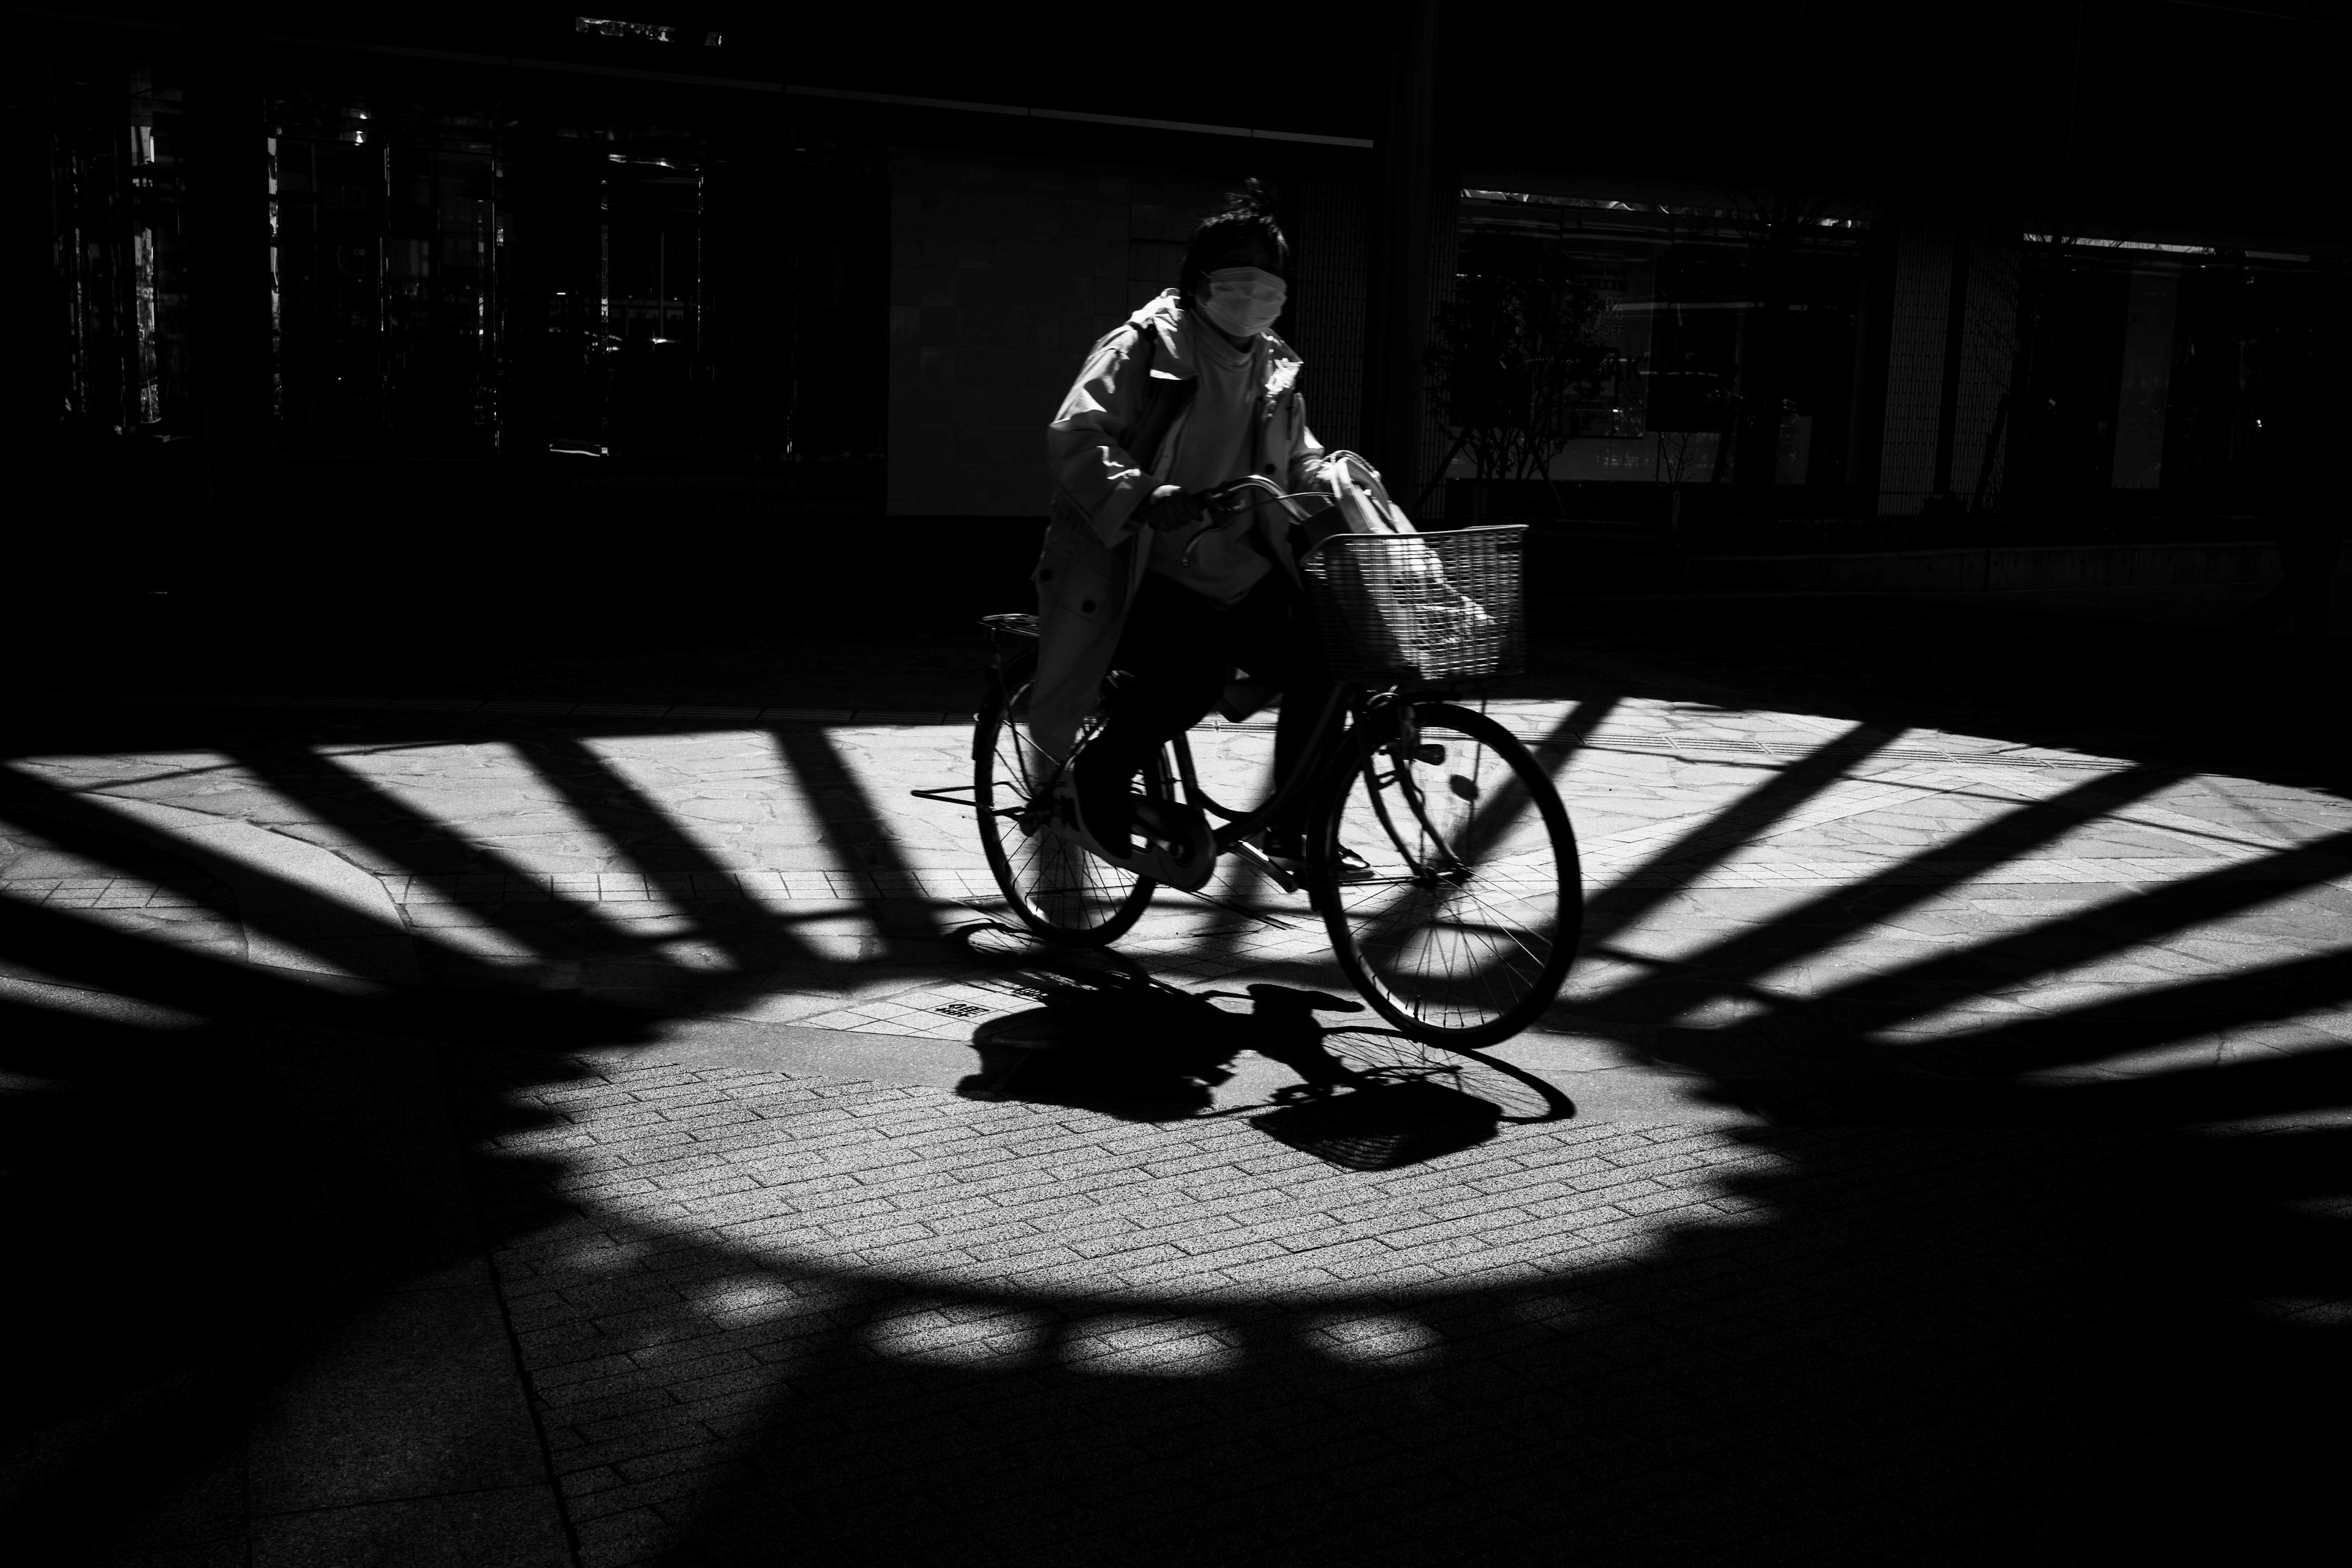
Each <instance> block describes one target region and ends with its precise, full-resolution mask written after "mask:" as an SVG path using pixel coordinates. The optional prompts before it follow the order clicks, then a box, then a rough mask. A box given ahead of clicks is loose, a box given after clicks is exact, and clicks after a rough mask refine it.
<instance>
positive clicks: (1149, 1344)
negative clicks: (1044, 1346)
mask: <svg viewBox="0 0 2352 1568" xmlns="http://www.w3.org/2000/svg"><path fill="white" fill-rule="evenodd" d="M1060 1360H1061V1364H1062V1365H1063V1366H1065V1367H1066V1368H1068V1369H1069V1370H1070V1371H1072V1372H1083V1373H1099V1374H1104V1375H1124V1376H1129V1377H1212V1376H1214V1375H1216V1374H1217V1373H1223V1372H1231V1371H1234V1369H1236V1368H1238V1367H1239V1366H1240V1365H1241V1363H1242V1347H1241V1342H1240V1340H1239V1338H1238V1336H1236V1335H1234V1333H1233V1331H1231V1330H1227V1329H1223V1328H1221V1327H1220V1326H1219V1325H1218V1324H1217V1323H1216V1322H1214V1321H1212V1320H1210V1319H1206V1318H1191V1317H1158V1316H1149V1315H1143V1314H1138V1315H1135V1316H1132V1317H1127V1316H1114V1317H1108V1318H1098V1319H1093V1320H1090V1321H1087V1322H1084V1323H1081V1324H1079V1325H1077V1326H1076V1327H1075V1328H1074V1329H1072V1330H1071V1331H1069V1332H1067V1333H1066V1334H1065V1335H1064V1337H1063V1340H1062V1344H1061V1357H1060Z"/></svg>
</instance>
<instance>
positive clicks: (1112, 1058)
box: [957, 928, 1576, 1171]
mask: <svg viewBox="0 0 2352 1568" xmlns="http://www.w3.org/2000/svg"><path fill="white" fill-rule="evenodd" d="M998 932H999V934H1000V935H1001V937H1002V938H1003V939H1009V940H1007V941H1006V942H1005V946H1004V949H1003V951H1004V952H1005V955H1006V957H1007V958H1008V960H1009V961H1010V962H1009V963H1008V964H1007V967H1006V969H1005V971H1004V972H1003V973H1002V974H1001V975H1000V980H1001V982H1002V983H1003V984H1006V985H1007V986H1008V988H1010V989H1013V990H1014V991H1016V992H1018V993H1020V994H1026V995H1027V996H1029V997H1031V998H1032V999H1034V1000H1035V1001H1036V1002H1037V1003H1038V1004H1039V1005H1037V1006H1035V1007H1033V1008H1029V1009H1026V1010H1024V1011H1022V1012H1018V1013H1013V1014H1010V1015H1007V1016H1001V1017H996V1018H992V1019H990V1020H988V1021H987V1022H985V1023H983V1024H982V1025H981V1026H979V1027H978V1028H977V1029H975V1030H974V1031H973V1033H972V1042H971V1043H972V1048H973V1050H974V1051H975V1052H976V1053H977V1054H978V1056H979V1058H980V1062H979V1070H978V1071H976V1072H974V1073H972V1074H971V1075H970V1076H968V1077H967V1078H965V1079H963V1081H962V1082H961V1084H959V1085H958V1086H957V1092H958V1093H960V1094H961V1095H963V1096H964V1097H965V1098H967V1099H971V1100H1023V1101H1026V1102H1029V1103H1032V1104H1043V1105H1060V1106H1068V1107H1072V1108H1076V1109H1081V1110H1095V1111H1099V1112H1101V1113H1104V1114H1107V1115H1112V1116H1117V1117H1120V1118H1122V1119H1124V1120H1129V1121H1178V1120H1184V1119H1189V1118H1193V1117H1202V1116H1218V1117H1240V1118H1243V1119H1244V1120H1246V1121H1248V1122H1249V1123H1250V1124H1251V1125H1252V1126H1253V1127H1255V1128H1256V1129H1257V1130H1258V1131H1262V1132H1264V1133H1265V1134H1266V1135H1267V1136H1268V1137H1270V1138H1273V1139H1275V1140H1276V1141H1277V1142H1283V1143H1286V1144H1288V1145H1289V1146H1291V1147H1292V1148H1295V1149H1298V1150H1301V1151H1304V1152H1308V1153H1311V1154H1314V1155H1315V1156H1316V1157H1317V1158H1318V1159H1321V1160H1323V1161H1325V1162H1327V1163H1330V1164H1334V1165H1338V1166H1341V1167H1343V1168H1346V1169H1349V1170H1359V1171H1374V1170H1392V1169H1395V1168H1397V1167H1399V1166H1402V1165H1410V1164H1417V1163H1423V1162H1424V1161H1429V1160H1434V1159H1438V1158H1441V1157H1443V1156H1444V1155H1446V1154H1450V1153H1454V1152H1458V1151H1460V1150H1463V1149H1467V1148H1470V1147H1473V1146H1475V1145H1476V1144H1479V1143H1483V1142H1487V1141H1488V1140H1489V1139H1492V1138H1493V1137H1494V1136H1495V1135H1496V1132H1497V1131H1500V1129H1501V1128H1503V1127H1504V1126H1506V1125H1507V1124H1510V1123H1515V1122H1522V1123H1523V1122H1538V1121H1561V1120H1564V1119H1566V1118H1569V1117H1571V1116H1573V1115H1574V1114H1575V1113H1576V1108H1575V1106H1574V1104H1573V1103H1572V1102H1571V1101H1570V1100H1569V1099H1568V1097H1567V1096H1566V1095H1564V1094H1562V1093H1561V1092H1560V1091H1559V1089H1557V1088H1555V1087H1554V1086H1553V1085H1551V1084H1549V1083H1547V1082H1546V1081H1544V1080H1543V1079H1540V1078H1538V1077H1536V1076H1535V1075H1534V1074H1532V1073H1529V1072H1528V1071H1526V1070H1525V1069H1523V1068H1517V1067H1514V1066H1512V1065H1510V1064H1509V1063H1507V1062H1502V1061H1497V1060H1496V1059H1494V1058H1490V1057H1486V1056H1482V1055H1480V1054H1478V1053H1476V1052H1472V1051H1457V1050H1448V1049H1444V1048H1441V1047H1434V1046H1431V1045H1429V1044H1427V1043H1425V1042H1423V1041H1420V1040H1416V1039H1413V1038H1412V1037H1409V1036H1406V1035H1403V1034H1401V1033H1399V1032H1397V1031H1395V1030H1391V1029H1374V1028H1364V1027H1360V1026H1350V1025H1333V1026H1327V1025H1324V1024H1321V1023H1318V1022H1317V1021H1316V1016H1317V1015H1318V1014H1346V1013H1358V1012H1361V1011H1363V1005H1362V1004H1361V1003H1360V1002H1356V1001H1353V1000H1350V999H1348V998H1344V997H1339V996H1333V995H1330V994H1328V993H1325V992H1320V991H1309V990H1304V989H1301V988H1299V987H1297V986H1289V985H1274V984H1253V985H1250V986H1248V987H1247V988H1246V990H1245V991H1244V992H1240V993H1234V992H1218V991H1187V990H1183V989H1181V988H1179V987H1177V986H1174V985H1171V984H1168V983H1167V982H1165V981H1162V980H1160V979H1158V978H1156V977H1154V976H1153V975H1152V974H1151V973H1150V971H1149V970H1148V969H1146V968H1145V967H1144V966H1143V965H1142V964H1141V963H1138V962H1137V961H1136V960H1134V959H1133V958H1130V957H1128V956H1126V955H1124V954H1119V953H1115V952H1094V951H1086V950H1069V949H1038V948H1028V949H1027V950H1026V951H1024V944H1023V943H1022V942H1021V939H1020V938H1019V937H1018V935H1017V933H1012V932H1005V931H1003V930H1002V928H998ZM984 934H985V933H984ZM977 946H978V949H979V950H981V951H985V948H986V942H985V941H984V940H983V941H982V942H981V943H979V944H977ZM1231 1004H1246V1010H1243V1009H1242V1008H1241V1007H1238V1006H1234V1005H1231ZM1251 1058H1255V1062H1253V1061H1252V1059H1251ZM1284 1072H1286V1073H1287V1074H1288V1075H1289V1076H1288V1081H1280V1082H1276V1081H1272V1080H1273V1079H1276V1077H1278V1076H1279V1075H1280V1074H1281V1073H1284Z"/></svg>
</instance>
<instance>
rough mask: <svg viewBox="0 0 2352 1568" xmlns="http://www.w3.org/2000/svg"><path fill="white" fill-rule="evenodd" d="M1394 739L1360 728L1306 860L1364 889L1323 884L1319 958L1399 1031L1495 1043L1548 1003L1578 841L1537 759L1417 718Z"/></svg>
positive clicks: (1556, 976) (1454, 722)
mask: <svg viewBox="0 0 2352 1568" xmlns="http://www.w3.org/2000/svg"><path fill="white" fill-rule="evenodd" d="M1412 716H1413V723H1412V725H1410V726H1407V727H1406V728H1405V730H1404V731H1402V732H1399V733H1391V734H1382V733H1381V732H1380V731H1377V730H1374V729H1365V730H1360V731H1358V735H1359V736H1360V737H1361V738H1360V739H1359V740H1357V741H1356V742H1355V744H1356V747H1357V752H1356V756H1355V757H1354V759H1353V765H1352V766H1351V767H1349V771H1348V772H1347V773H1344V774H1341V775H1339V777H1338V778H1337V779H1336V780H1335V781H1334V783H1333V784H1332V785H1331V786H1330V787H1329V789H1328V792H1327V794H1326V795H1325V797H1324V801H1323V805H1322V809H1321V811H1320V812H1319V813H1318V825H1317V827H1316V829H1315V833H1316V840H1315V842H1316V844H1317V846H1318V849H1319V850H1320V853H1319V855H1318V857H1317V859H1318V864H1320V865H1323V866H1327V867H1328V866H1331V865H1334V864H1336V863H1337V858H1338V854H1339V849H1340V848H1341V847H1346V848H1348V849H1351V850H1353V851H1354V852H1355V853H1356V854H1357V855H1359V856H1360V857H1362V858H1363V859H1364V860H1365V861H1367V862H1368V863H1369V864H1370V876H1369V877H1367V878H1365V879H1360V880H1354V881H1339V880H1337V879H1332V878H1331V877H1329V876H1328V875H1326V876H1325V877H1324V878H1323V879H1322V885H1321V886H1320V887H1319V888H1318V897H1317V900H1316V901H1317V902H1318V904H1320V905H1321V906H1322V910H1323V921H1324V924H1325V926H1326V927H1327V928H1328V930H1329V932H1330V936H1331V946H1332V949H1333V951H1334V952H1337V953H1338V955H1339V963H1340V965H1341V967H1343V968H1344V969H1346V970H1347V972H1348V975H1349V979H1351V980H1353V981H1354V982H1355V983H1356V985H1357V987H1358V988H1359V989H1360V990H1361V991H1362V992H1363V994H1364V997H1365V999H1366V1000H1367V1001H1369V1002H1370V1003H1371V1005H1373V1006H1374V1007H1376V1008H1378V1009H1379V1010H1380V1012H1381V1016H1384V1017H1386V1018H1387V1019H1388V1020H1389V1021H1390V1022H1391V1023H1392V1024H1394V1025H1395V1026H1397V1027H1398V1028H1400V1029H1402V1030H1403V1031H1405V1032H1406V1033H1407V1034H1410V1035H1412V1036H1414V1037H1417V1038H1420V1039H1424V1040H1430V1041H1433V1042H1435V1043H1439V1044H1444V1045H1455V1046H1482V1045H1492V1044H1493V1043H1495V1042H1496V1041H1497V1040H1502V1039H1507V1038H1508V1037H1511V1036H1513V1035H1515V1034H1517V1033H1518V1032H1519V1031H1520V1030H1521V1029H1523V1028H1525V1027H1527V1026H1528V1025H1529V1024H1531V1023H1533V1022H1534V1021H1535V1020H1536V1019H1537V1018H1538V1017H1539V1016H1542V1014H1543V1012H1544V1009H1546V1008H1547V1007H1549V1006H1550V1005H1551V1004H1552V1002H1553V1000H1554V999H1555V998H1557V997H1558V996H1559V987H1560V984H1561V982H1562V981H1564V980H1565V979H1566V978H1567V976H1568V968H1569V964H1570V963H1571V962H1572V961H1573V960H1574V958H1575V956H1576V944H1577V939H1578V937H1579V935H1580V932H1581V930H1582V926H1583V892H1582V888H1581V885H1580V878H1579V873H1578V868H1577V860H1576V837H1575V834H1574V833H1573V831H1572V830H1571V829H1570V826H1569V822H1568V809H1567V807H1565V806H1563V805H1561V804H1560V800H1559V791H1558V790H1557V789H1554V788H1553V787H1552V782H1551V778H1550V776H1549V774H1548V773H1545V772H1544V771H1543V769H1542V767H1541V766H1539V765H1538V763H1537V762H1536V759H1535V757H1534V756H1533V754H1531V753H1530V752H1528V749H1527V747H1526V746H1524V745H1522V744H1520V743H1519V742H1518V740H1517V738H1516V737H1514V736H1513V735H1512V734H1511V732H1510V731H1507V730H1506V729H1504V728H1503V727H1502V726H1501V725H1500V724H1497V723H1496V722H1495V721H1493V720H1492V719H1489V718H1487V717H1486V715H1484V714H1482V713H1474V712H1472V711H1471V710H1468V709H1466V708H1458V707H1454V706H1453V705H1452V704H1448V703H1428V704H1423V705H1421V706H1418V707H1416V708H1415V709H1414V710H1413V714H1412Z"/></svg>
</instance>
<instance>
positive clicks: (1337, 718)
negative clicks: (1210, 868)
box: [1165, 685, 1461, 892]
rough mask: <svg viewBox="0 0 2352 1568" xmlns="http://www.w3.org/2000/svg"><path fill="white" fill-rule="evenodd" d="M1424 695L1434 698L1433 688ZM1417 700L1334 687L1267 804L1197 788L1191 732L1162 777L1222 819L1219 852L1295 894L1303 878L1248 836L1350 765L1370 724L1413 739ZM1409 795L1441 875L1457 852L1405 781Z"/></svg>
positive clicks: (1178, 741) (1169, 754)
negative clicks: (1233, 801)
mask: <svg viewBox="0 0 2352 1568" xmlns="http://www.w3.org/2000/svg"><path fill="white" fill-rule="evenodd" d="M1428 695H1435V693H1430V694H1428ZM1415 700H1421V694H1414V695H1411V696H1408V695H1406V694H1404V693H1402V692H1395V691H1375V692H1366V691H1364V690H1363V689H1360V688H1351V687H1348V686H1344V685H1342V686H1336V687H1334V688H1333V689H1332V691H1331V694H1330V696H1329V697H1328V698H1326V699H1325V700H1324V703H1323V710H1322V711H1321V712H1319V713H1318V714H1317V715H1316V719H1315V727H1314V729H1313V730H1312V731H1309V732H1308V735H1307V746H1306V751H1307V759H1306V765H1305V766H1303V767H1300V768H1298V769H1297V770H1296V771H1294V772H1293V773H1291V775H1290V776H1289V777H1288V778H1286V779H1284V780H1283V781H1282V782H1281V783H1280V784H1277V785H1276V788H1275V791H1274V793H1273V794H1272V795H1269V796H1267V797H1266V798H1265V800H1264V801H1261V802H1260V803H1259V804H1258V805H1255V806H1253V807H1250V808H1248V809H1246V810H1244V811H1234V810H1231V809H1228V808H1227V807H1225V806H1223V805H1219V804H1218V803H1217V801H1216V799H1215V798H1214V797H1213V796H1212V795H1210V794H1209V792H1208V791H1207V790H1206V789H1204V788H1202V784H1201V779H1200V773H1199V771H1198V769H1197V768H1196V766H1195V765H1194V763H1193V761H1192V742H1191V737H1190V735H1189V733H1188V734H1184V735H1179V736H1177V737H1176V738H1175V739H1173V740H1171V741H1170V742H1168V743H1167V746H1166V748H1165V752H1166V763H1167V766H1166V777H1168V778H1169V779H1170V780H1171V783H1172V784H1174V785H1175V786H1176V787H1177V789H1178V790H1179V791H1180V792H1181V800H1182V802H1183V804H1185V805H1192V806H1194V807H1197V808H1198V809H1200V810H1201V811H1202V812H1203V813H1205V814H1207V815H1209V816H1218V817H1223V819H1224V826H1222V827H1219V828H1217V829H1215V831H1214V832H1213V835H1212V838H1213V842H1214V843H1215V845H1216V849H1217V853H1218V854H1220V855H1239V856H1240V857H1241V858H1244V859H1245V860H1247V861H1249V862H1250V863H1251V864H1252V865H1254V866H1255V867H1257V868H1259V869H1260V870H1262V871H1264V872H1265V873H1266V874H1267V875H1268V876H1269V877H1272V878H1273V879H1275V881H1276V883H1278V884H1279V885H1280V886H1281V887H1282V889H1283V890H1284V891H1286V892H1296V891H1297V889H1298V888H1299V886H1300V879H1298V878H1297V877H1295V876H1293V875H1292V874H1291V873H1289V872H1288V871H1286V870H1285V869H1283V868H1281V867H1279V866H1277V865H1276V864H1275V863H1274V862H1273V861H1272V860H1271V859H1269V858H1267V857H1266V856H1265V853H1264V852H1263V851H1261V850H1260V849H1259V848H1258V847H1256V846H1255V845H1254V844H1251V843H1249V842H1248V840H1249V839H1250V838H1252V837H1255V835H1256V834H1258V833H1259V832H1261V831H1262V830H1263V829H1264V828H1265V826H1266V824H1267V823H1269V822H1271V821H1272V820H1273V819H1274V818H1275V817H1276V816H1278V815H1280V814H1281V813H1282V812H1283V811H1284V810H1285V809H1286V807H1289V806H1291V805H1295V804H1296V803H1297V801H1298V799H1299V798H1300V796H1302V795H1307V794H1308V793H1310V792H1312V791H1313V790H1315V789H1316V788H1317V787H1318V785H1320V784H1322V783H1323V782H1324V781H1325V780H1326V779H1327V778H1328V777H1329V776H1330V775H1331V774H1332V773H1337V772H1339V770H1341V769H1345V768H1349V767H1352V766H1354V765H1355V764H1356V752H1357V750H1358V748H1357V746H1356V745H1354V744H1352V743H1351V742H1352V740H1353V738H1354V737H1355V736H1357V735H1359V734H1361V733H1362V732H1363V731H1364V730H1365V729H1366V728H1367V727H1368V726H1371V725H1375V724H1383V723H1385V724H1386V725H1387V726H1389V727H1391V728H1393V729H1394V730H1395V731H1396V738H1397V740H1398V741H1399V742H1400V743H1402V744H1405V745H1410V744H1412V733H1413V725H1412V703H1413V702H1414V701H1415ZM1391 715H1392V717H1391ZM1406 799H1407V801H1408V802H1409V803H1410V805H1411V806H1412V814H1413V816H1414V818H1415V819H1416V820H1417V822H1418V823H1419V826H1420V827H1421V830H1422V832H1423V834H1424V835H1425V836H1426V837H1428V838H1429V839H1430V840H1431V841H1433V842H1434V843H1435V844H1436V845H1437V846H1438V849H1439V854H1440V856H1441V858H1442V861H1443V864H1442V866H1441V867H1440V868H1438V869H1439V871H1440V874H1444V873H1445V872H1451V871H1455V870H1458V869H1460V868H1461V860H1460V858H1459V857H1457V856H1456V855H1455V854H1454V848H1453V846H1451V845H1450V844H1447V843H1446V842H1445V838H1444V835H1443V834H1441V833H1440V832H1439V831H1438V830H1437V828H1436V826H1435V825H1434V824H1433V823H1432V822H1430V820H1429V814H1428V813H1427V812H1426V811H1425V810H1423V805H1422V801H1421V799H1420V797H1419V795H1418V794H1417V793H1415V792H1414V791H1412V788H1411V786H1410V785H1409V784H1408V785H1407V786H1406ZM1375 803H1376V808H1377V809H1378V810H1379V812H1380V815H1381V826H1382V827H1383V828H1385V829H1386V830H1387V832H1388V835H1389V838H1390V841H1391V843H1392V844H1394V845H1395V846H1396V848H1397V851H1398V853H1399V855H1400V856H1401V857H1402V858H1406V859H1408V860H1417V859H1419V858H1420V857H1418V856H1415V855H1414V854H1413V853H1412V850H1411V849H1410V848H1409V847H1408V846H1407V843H1406V840H1405V837H1403V836H1402V834H1401V833H1400V832H1399V830H1398V827H1397V825H1396V824H1395V823H1394V822H1393V821H1391V820H1390V818H1389V816H1388V808H1387V807H1386V806H1385V805H1379V804H1378V797H1377V796H1376V797H1375Z"/></svg>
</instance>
